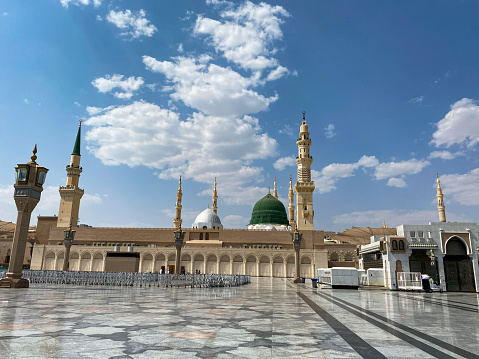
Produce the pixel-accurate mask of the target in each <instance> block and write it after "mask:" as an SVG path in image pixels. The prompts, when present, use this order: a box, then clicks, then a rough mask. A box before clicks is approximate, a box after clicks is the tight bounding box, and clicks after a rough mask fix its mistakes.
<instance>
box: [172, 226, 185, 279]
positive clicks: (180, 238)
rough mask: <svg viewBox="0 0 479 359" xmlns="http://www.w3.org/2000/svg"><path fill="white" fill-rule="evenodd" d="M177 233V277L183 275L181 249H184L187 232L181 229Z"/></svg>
mask: <svg viewBox="0 0 479 359" xmlns="http://www.w3.org/2000/svg"><path fill="white" fill-rule="evenodd" d="M174 233H175V247H176V261H175V273H176V275H178V274H181V273H180V271H181V268H180V266H181V247H183V238H184V237H185V232H183V231H182V230H181V225H180V227H179V228H178V229H177V230H176V231H175V232H174Z"/></svg>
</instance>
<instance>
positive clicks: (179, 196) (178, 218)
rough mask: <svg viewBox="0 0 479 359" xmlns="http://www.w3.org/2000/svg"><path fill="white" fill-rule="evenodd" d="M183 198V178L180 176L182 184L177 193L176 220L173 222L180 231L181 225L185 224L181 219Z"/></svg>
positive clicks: (179, 185)
mask: <svg viewBox="0 0 479 359" xmlns="http://www.w3.org/2000/svg"><path fill="white" fill-rule="evenodd" d="M182 198H183V192H182V191H181V176H180V182H179V184H178V192H177V193H176V205H175V219H174V220H173V225H174V228H175V229H180V228H181V223H183V220H182V219H181V209H182V208H183V206H182V205H181V199H182Z"/></svg>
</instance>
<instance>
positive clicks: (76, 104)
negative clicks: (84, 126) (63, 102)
mask: <svg viewBox="0 0 479 359" xmlns="http://www.w3.org/2000/svg"><path fill="white" fill-rule="evenodd" d="M73 104H74V105H75V106H78V107H81V104H80V103H79V102H77V101H75V102H73Z"/></svg>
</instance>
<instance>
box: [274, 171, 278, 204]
mask: <svg viewBox="0 0 479 359" xmlns="http://www.w3.org/2000/svg"><path fill="white" fill-rule="evenodd" d="M273 197H274V198H276V199H277V198H278V191H277V190H276V176H274V189H273Z"/></svg>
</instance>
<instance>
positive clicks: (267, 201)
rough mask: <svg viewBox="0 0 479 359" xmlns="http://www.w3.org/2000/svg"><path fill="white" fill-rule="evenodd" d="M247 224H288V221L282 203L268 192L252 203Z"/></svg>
mask: <svg viewBox="0 0 479 359" xmlns="http://www.w3.org/2000/svg"><path fill="white" fill-rule="evenodd" d="M249 224H284V225H286V226H288V225H289V221H288V216H287V215H286V210H285V209H284V205H283V203H282V202H281V201H280V200H279V199H277V198H274V197H273V196H272V195H271V194H270V193H268V194H267V195H266V196H264V197H263V198H261V199H260V200H259V201H258V202H256V204H255V205H254V207H253V213H252V214H251V221H249Z"/></svg>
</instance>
